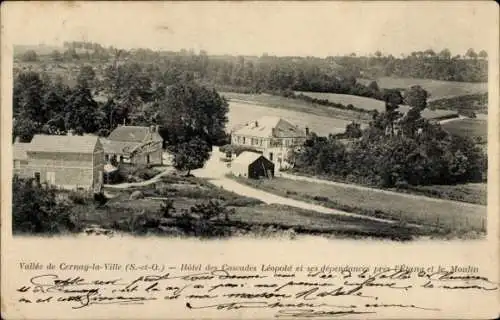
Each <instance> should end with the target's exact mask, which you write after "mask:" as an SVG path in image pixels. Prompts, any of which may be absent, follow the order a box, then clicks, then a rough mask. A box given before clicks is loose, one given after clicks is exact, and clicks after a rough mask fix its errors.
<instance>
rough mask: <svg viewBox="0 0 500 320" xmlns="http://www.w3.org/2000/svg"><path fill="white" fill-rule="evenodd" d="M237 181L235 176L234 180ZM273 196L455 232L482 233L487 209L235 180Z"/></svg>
mask: <svg viewBox="0 0 500 320" xmlns="http://www.w3.org/2000/svg"><path fill="white" fill-rule="evenodd" d="M233 178H234V177H233ZM234 179H236V180H237V181H238V182H240V183H243V184H246V185H250V186H253V187H256V188H259V189H262V190H265V191H267V192H270V193H274V194H277V195H281V196H286V197H290V198H294V199H297V200H303V201H308V202H312V203H316V204H319V205H323V206H325V207H330V208H334V209H339V210H344V211H347V212H354V213H357V214H363V215H368V216H375V217H379V218H385V219H391V220H396V221H401V222H405V223H416V224H421V225H425V226H435V227H437V226H439V227H442V228H445V229H448V230H450V232H452V231H455V232H456V231H461V232H469V231H473V232H483V231H484V228H485V226H486V213H487V211H486V206H481V205H475V204H469V203H463V202H454V201H447V200H440V199H432V198H429V199H428V200H425V201H423V200H422V198H421V197H418V198H417V197H412V196H411V195H406V194H401V195H397V194H387V193H384V192H381V191H379V190H373V191H367V190H358V189H356V188H354V187H348V186H336V185H327V184H322V183H315V182H308V181H297V180H291V179H286V178H281V177H275V178H273V179H271V180H267V179H261V180H251V179H242V178H234Z"/></svg>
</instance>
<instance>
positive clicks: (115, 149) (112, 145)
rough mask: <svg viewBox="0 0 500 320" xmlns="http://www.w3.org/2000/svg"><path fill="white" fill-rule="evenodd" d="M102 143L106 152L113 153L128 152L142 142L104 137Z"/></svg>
mask: <svg viewBox="0 0 500 320" xmlns="http://www.w3.org/2000/svg"><path fill="white" fill-rule="evenodd" d="M101 143H102V147H103V148H104V153H111V154H127V153H129V152H130V151H132V150H133V149H134V148H135V147H137V146H139V145H140V144H141V143H140V142H127V141H112V140H109V139H104V138H101Z"/></svg>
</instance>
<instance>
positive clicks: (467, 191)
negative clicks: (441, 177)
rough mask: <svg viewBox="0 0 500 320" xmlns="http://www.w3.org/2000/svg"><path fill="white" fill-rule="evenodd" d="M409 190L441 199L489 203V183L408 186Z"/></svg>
mask: <svg viewBox="0 0 500 320" xmlns="http://www.w3.org/2000/svg"><path fill="white" fill-rule="evenodd" d="M407 188H408V191H410V192H411V193H415V194H421V195H425V196H430V197H437V198H440V199H449V200H456V201H463V202H468V203H475V204H480V205H483V206H485V205H486V204H487V189H488V188H487V183H466V184H459V185H432V186H408V187H407Z"/></svg>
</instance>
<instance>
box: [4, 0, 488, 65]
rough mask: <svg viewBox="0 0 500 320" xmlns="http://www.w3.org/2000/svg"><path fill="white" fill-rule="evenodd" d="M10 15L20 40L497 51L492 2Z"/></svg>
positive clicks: (9, 24)
mask: <svg viewBox="0 0 500 320" xmlns="http://www.w3.org/2000/svg"><path fill="white" fill-rule="evenodd" d="M1 21H2V32H3V34H2V36H5V37H3V40H4V41H6V43H13V44H40V43H44V44H46V45H61V44H62V43H63V41H81V40H86V41H92V42H98V43H100V44H102V45H105V46H110V45H112V46H115V47H118V48H125V49H129V48H138V47H143V48H151V49H164V50H172V51H178V50H180V49H193V50H195V51H196V52H197V51H199V50H205V51H207V52H208V53H209V54H241V55H261V54H262V53H264V52H265V53H268V54H270V55H278V56H319V57H324V56H330V55H343V54H350V53H353V52H354V53H356V54H358V55H366V54H370V53H374V52H375V51H377V50H380V51H381V52H383V53H385V54H392V55H394V56H399V55H400V54H402V53H404V54H408V53H410V52H412V51H423V50H425V49H433V50H434V51H440V50H441V49H443V48H448V49H450V50H451V52H452V54H464V53H465V52H466V51H467V49H468V48H474V49H475V50H476V51H479V50H481V49H485V50H486V51H488V52H489V51H491V50H498V6H497V5H496V4H495V3H494V2H493V1H484V2H483V1H470V2H468V1H456V2H455V1H427V2H425V1H422V2H420V1H410V2H397V1H389V2H383V1H373V2H370V1H367V2H362V1H345V2H341V1H338V2H337V1H321V2H314V1H301V2H286V3H285V2H277V1H276V2H265V1H258V2H250V1H248V2H246V1H245V2H244V1H241V2H230V1H225V2H222V1H221V2H194V1H193V2H181V1H179V2H125V1H124V2H52V1H50V2H43V3H42V2H39V3H37V2H7V3H4V4H3V6H2V19H1ZM4 43H5V42H4Z"/></svg>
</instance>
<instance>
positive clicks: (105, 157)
mask: <svg viewBox="0 0 500 320" xmlns="http://www.w3.org/2000/svg"><path fill="white" fill-rule="evenodd" d="M104 159H106V162H108V161H109V154H107V155H105V156H104Z"/></svg>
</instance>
